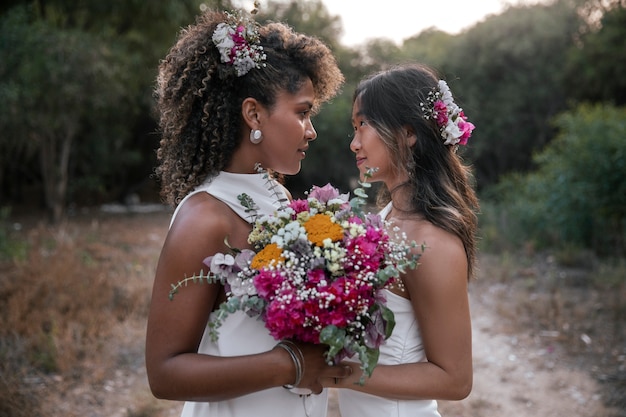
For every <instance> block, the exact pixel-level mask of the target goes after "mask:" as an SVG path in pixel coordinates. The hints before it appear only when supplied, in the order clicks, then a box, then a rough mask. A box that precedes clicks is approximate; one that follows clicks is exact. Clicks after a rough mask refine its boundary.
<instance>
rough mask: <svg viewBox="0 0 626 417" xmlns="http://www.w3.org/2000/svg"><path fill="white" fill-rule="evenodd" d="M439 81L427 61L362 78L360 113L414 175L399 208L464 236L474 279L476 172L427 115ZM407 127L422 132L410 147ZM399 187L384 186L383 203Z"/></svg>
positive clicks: (401, 167) (398, 167) (398, 165)
mask: <svg viewBox="0 0 626 417" xmlns="http://www.w3.org/2000/svg"><path fill="white" fill-rule="evenodd" d="M438 81H439V76H438V75H437V74H436V72H435V71H434V70H433V69H431V68H429V67H427V66H425V65H421V64H404V65H398V66H394V67H392V68H391V69H389V70H386V71H381V72H379V73H376V74H373V75H371V76H370V77H368V78H366V79H364V80H363V81H361V83H360V84H359V85H358V86H357V88H356V90H355V92H354V96H353V100H354V101H356V100H358V103H359V109H360V111H361V112H362V113H363V115H364V116H365V117H366V118H367V120H368V122H369V123H370V124H371V125H372V126H373V127H374V128H375V129H376V131H377V132H378V134H379V135H380V137H381V139H382V141H383V142H384V143H385V146H386V147H387V148H388V149H389V152H390V153H391V155H392V161H393V164H394V170H395V171H396V172H402V171H404V172H406V173H407V174H408V177H409V180H408V181H407V182H406V183H404V184H402V185H401V186H402V187H404V189H405V190H406V191H407V192H408V193H409V195H410V207H395V208H396V209H398V210H402V211H405V212H408V213H414V214H418V215H420V216H422V217H423V218H425V219H426V220H428V221H429V222H431V223H433V224H434V225H436V226H438V227H441V228H442V229H444V230H446V231H448V232H450V233H452V234H454V235H456V236H458V237H459V238H460V239H461V241H462V242H463V245H464V246H465V251H466V253H467V261H468V273H469V276H470V277H471V276H472V275H473V272H474V266H475V264H476V251H477V249H476V233H477V228H478V218H477V213H478V210H479V202H478V198H477V196H476V193H475V191H474V188H473V175H472V173H471V170H470V167H469V166H467V165H465V164H464V163H463V160H462V159H461V157H460V156H459V155H458V154H457V152H456V146H449V145H444V143H443V142H444V140H443V138H442V137H441V133H440V131H439V128H438V127H437V125H436V122H435V120H434V119H433V118H430V119H426V118H425V117H424V114H423V110H422V108H421V105H420V103H424V102H426V101H427V96H428V93H429V92H431V91H433V89H435V88H436V87H437V83H438ZM407 126H409V127H410V128H411V129H412V130H413V131H414V132H415V135H416V136H417V142H416V143H415V145H414V146H412V147H410V148H409V147H407V146H402V144H403V143H406V142H404V141H399V140H398V138H399V137H402V132H403V131H404V129H405V128H406V127H407ZM393 191H394V190H388V189H387V188H386V187H384V186H383V187H381V188H380V191H379V194H378V204H379V205H380V206H383V205H385V204H387V203H388V202H389V201H390V200H391V193H392V192H393Z"/></svg>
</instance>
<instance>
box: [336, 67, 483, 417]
mask: <svg viewBox="0 0 626 417" xmlns="http://www.w3.org/2000/svg"><path fill="white" fill-rule="evenodd" d="M353 97H354V100H353V106H352V124H353V127H354V137H353V139H352V141H351V143H350V149H351V150H352V151H353V152H354V154H355V158H356V166H357V168H358V169H359V171H360V172H361V174H365V173H366V172H368V171H370V172H371V170H372V169H376V171H375V172H374V174H373V176H372V177H371V181H374V182H380V183H382V187H381V188H380V192H379V205H380V207H381V208H382V211H381V213H380V215H381V217H383V218H384V219H386V221H387V222H388V226H387V227H389V228H398V229H399V230H401V231H402V232H404V233H405V235H406V237H407V239H408V240H409V241H414V242H416V243H419V244H424V245H425V249H424V250H423V252H421V256H420V260H419V266H418V267H417V268H415V269H409V270H407V271H406V273H404V274H402V275H401V277H400V278H401V279H400V280H399V281H398V282H397V283H394V284H393V285H394V286H393V287H392V288H390V289H388V290H385V297H386V299H387V307H389V308H390V309H391V310H392V311H393V312H394V316H395V323H396V324H395V327H394V329H393V332H392V334H391V336H390V337H389V339H387V340H386V341H385V343H383V345H382V346H381V347H380V357H379V361H378V365H377V366H376V368H375V369H374V372H373V373H372V375H371V378H368V379H366V380H365V383H364V384H357V383H356V382H358V380H357V376H356V375H358V372H354V373H353V375H352V376H349V377H347V378H344V379H339V380H336V381H335V380H332V379H327V380H325V384H327V385H328V386H333V387H336V388H344V389H341V390H340V391H339V406H340V411H341V415H342V416H343V417H379V416H389V417H391V416H394V417H408V416H412V417H438V416H439V412H438V411H437V401H436V400H437V399H443V400H460V399H462V398H465V397H466V396H467V395H469V393H470V390H471V387H472V374H473V371H472V337H471V322H470V311H469V302H468V283H469V280H470V277H471V276H472V274H473V271H474V269H475V263H476V230H477V211H478V208H479V204H478V199H477V197H476V194H475V191H474V189H473V187H472V185H473V184H472V176H471V172H470V169H469V167H467V166H466V165H465V164H464V163H463V160H462V159H461V157H460V155H459V154H458V153H457V148H458V146H460V145H465V144H466V143H467V141H468V139H469V137H470V136H471V133H472V131H473V130H474V125H473V124H472V123H470V122H469V121H468V119H467V117H466V116H465V114H464V112H463V110H462V109H461V108H460V107H459V106H458V105H457V104H455V102H454V98H453V96H452V93H451V91H450V89H449V87H448V85H447V83H446V82H445V81H443V80H440V79H439V77H438V76H437V75H436V73H435V71H434V70H432V69H431V68H428V67H427V66H424V65H419V64H404V65H400V66H396V67H392V68H391V69H389V70H386V71H382V72H379V73H375V74H372V75H371V76H369V77H366V78H365V79H364V80H362V81H361V83H360V84H359V85H358V86H357V88H356V90H355V93H354V96H353ZM351 366H352V367H353V368H354V370H358V364H356V363H351Z"/></svg>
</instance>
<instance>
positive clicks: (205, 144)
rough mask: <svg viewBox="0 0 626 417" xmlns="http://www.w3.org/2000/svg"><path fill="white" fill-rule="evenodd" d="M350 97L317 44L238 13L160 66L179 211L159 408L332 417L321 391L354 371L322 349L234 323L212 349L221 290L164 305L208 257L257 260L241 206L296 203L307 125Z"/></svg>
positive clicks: (182, 44) (161, 320)
mask: <svg viewBox="0 0 626 417" xmlns="http://www.w3.org/2000/svg"><path fill="white" fill-rule="evenodd" d="M342 83H343V76H342V74H341V72H340V70H339V68H338V66H337V63H336V60H335V58H334V57H333V55H332V53H331V51H330V50H329V48H328V47H327V46H326V45H324V44H323V43H322V42H321V41H320V40H318V39H316V38H314V37H310V36H306V35H303V34H299V33H295V32H294V31H293V30H292V29H290V28H289V27H288V26H286V25H284V24H282V23H269V24H266V25H263V26H260V25H258V24H257V23H256V22H254V21H253V20H252V19H251V18H248V17H245V16H244V15H243V14H241V13H240V14H230V13H221V12H216V11H207V12H205V13H203V14H202V15H201V16H199V17H198V18H197V21H196V22H195V24H193V25H191V26H189V27H187V28H186V29H184V30H183V31H182V32H181V34H180V36H179V38H178V40H177V42H176V43H175V45H174V46H173V47H172V48H171V50H170V51H169V53H168V55H167V56H166V58H165V59H164V60H163V61H162V63H161V64H160V67H159V75H158V78H157V89H156V97H157V104H158V107H157V108H158V111H159V116H160V124H159V126H160V130H161V134H162V139H161V143H160V147H159V149H158V154H157V155H158V160H159V166H158V168H157V174H158V175H159V178H160V181H161V184H162V196H163V197H164V199H165V200H166V201H167V202H169V203H170V204H172V205H173V206H174V207H176V210H175V212H174V215H173V217H172V221H171V224H170V230H169V232H168V234H167V237H166V240H165V243H164V245H163V249H162V252H161V255H160V258H159V262H158V265H157V270H156V276H155V280H154V287H153V293H152V302H151V305H150V312H149V318H148V327H147V339H146V368H147V372H148V380H149V383H150V388H151V390H152V392H153V394H154V395H155V396H156V397H158V398H163V399H170V400H182V401H186V403H185V406H184V408H183V416H186V417H192V416H220V417H222V416H232V417H235V416H252V415H254V416H268V417H269V416H272V417H276V416H285V417H293V416H305V415H307V416H324V415H325V414H326V406H327V396H326V390H323V388H322V385H321V380H322V379H323V378H333V379H334V378H343V377H345V376H346V375H347V373H348V372H349V371H350V369H347V368H345V367H341V366H329V365H328V364H327V363H326V362H325V361H324V356H323V352H324V346H322V345H307V344H294V343H293V342H290V341H280V342H278V343H277V341H276V340H274V339H273V338H272V337H271V336H270V334H269V331H268V330H267V329H266V328H265V327H264V325H263V322H262V321H259V320H257V319H256V318H251V317H249V316H247V315H246V314H245V313H242V312H240V311H239V312H236V313H233V314H230V315H229V316H228V317H227V319H226V320H225V321H224V322H223V323H222V324H221V327H220V330H219V337H218V338H217V340H213V338H211V337H210V335H209V331H208V330H207V329H208V328H207V323H209V322H210V320H211V317H212V315H213V314H215V313H216V310H217V308H218V306H219V305H220V304H221V303H222V302H223V301H225V300H226V299H227V295H226V292H225V289H224V287H223V285H221V284H219V283H214V284H207V285H191V286H188V287H185V288H182V289H181V290H180V291H179V293H178V294H177V295H176V297H174V298H173V300H172V301H170V300H169V298H168V294H169V292H170V290H171V286H172V284H174V283H176V282H177V281H180V280H181V279H183V278H184V277H191V276H193V275H199V274H200V273H201V271H202V270H203V268H204V270H205V271H206V266H205V265H203V260H204V259H205V258H206V257H208V256H210V255H214V254H216V253H227V252H228V250H229V247H232V248H241V249H242V248H249V247H250V246H249V244H248V243H247V237H248V234H249V232H250V230H251V224H250V221H251V218H250V213H249V212H247V211H246V209H245V208H244V207H243V206H242V204H241V203H240V201H239V200H238V196H240V195H241V194H243V193H245V194H247V195H248V196H249V197H251V198H252V200H254V203H255V204H256V211H257V214H270V213H272V212H273V211H274V210H275V209H277V208H278V207H279V205H280V201H281V200H284V199H288V198H290V196H289V194H288V192H287V191H286V189H285V188H284V187H283V186H282V185H281V184H280V183H279V182H278V181H277V179H275V178H278V177H280V175H283V174H285V175H293V174H296V173H298V171H299V170H300V164H301V161H302V159H304V157H305V153H306V151H307V149H308V148H309V146H310V143H311V141H313V140H314V139H315V138H316V135H317V134H316V132H315V129H314V128H313V125H312V123H311V115H312V114H313V113H315V112H316V111H317V110H318V109H319V107H320V105H321V104H322V103H323V102H325V101H327V100H329V99H330V98H332V97H333V96H334V95H335V94H336V93H337V91H338V89H339V87H340V86H341V84H342ZM292 387H298V388H305V389H308V390H310V391H311V392H312V393H313V395H298V394H295V393H294V392H293V391H292V390H290V389H286V388H292Z"/></svg>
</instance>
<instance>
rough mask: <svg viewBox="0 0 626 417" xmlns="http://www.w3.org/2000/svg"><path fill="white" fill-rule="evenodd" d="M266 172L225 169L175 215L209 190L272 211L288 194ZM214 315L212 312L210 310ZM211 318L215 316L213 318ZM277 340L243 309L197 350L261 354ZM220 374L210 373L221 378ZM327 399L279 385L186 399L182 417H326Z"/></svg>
mask: <svg viewBox="0 0 626 417" xmlns="http://www.w3.org/2000/svg"><path fill="white" fill-rule="evenodd" d="M268 181H269V180H268V179H267V178H266V176H265V174H234V173H229V172H221V173H220V174H219V175H218V176H217V177H215V178H213V179H211V180H208V181H206V182H205V183H204V184H202V185H200V186H198V187H197V188H196V189H195V190H194V191H193V192H191V193H190V194H189V195H188V196H186V197H185V199H183V201H181V203H180V204H179V205H178V207H177V208H176V211H175V212H174V214H173V216H172V221H173V220H174V218H175V216H176V214H177V212H178V209H179V208H180V207H181V206H182V205H183V204H184V203H185V200H186V199H187V198H189V197H190V196H191V195H193V194H196V193H199V192H206V193H209V194H211V195H212V196H214V197H216V198H218V199H219V200H221V201H223V202H224V203H226V204H228V206H229V207H230V208H231V209H232V210H233V211H234V212H235V213H237V214H238V215H239V216H240V217H241V218H243V219H244V220H246V221H248V222H249V221H250V218H249V214H248V213H246V212H245V209H244V208H243V206H241V204H240V203H239V200H238V199H237V196H238V195H239V194H241V193H244V192H245V193H246V194H248V195H249V196H250V197H252V199H253V200H254V202H255V203H256V205H257V206H258V207H259V210H258V211H257V213H258V214H271V213H272V212H274V210H276V209H277V208H279V207H280V204H279V203H278V200H279V199H287V198H288V197H287V194H286V193H285V190H284V188H283V187H282V185H280V184H279V183H277V182H276V181H273V180H272V184H273V186H274V188H272V189H271V190H270V188H269V187H268ZM211 316H212V315H211ZM210 318H212V317H210ZM276 343H277V341H276V340H274V338H273V337H272V336H270V334H269V332H268V330H267V329H266V328H265V326H264V325H263V322H262V321H260V320H257V319H256V318H252V317H249V316H247V315H246V314H245V313H243V312H240V311H239V312H236V313H234V314H230V315H229V316H228V317H227V318H226V320H225V321H224V322H223V324H222V325H221V327H220V328H219V338H218V340H217V341H216V342H212V341H211V338H210V336H209V335H208V332H207V331H205V333H204V336H203V338H202V341H201V342H200V347H199V349H198V353H203V354H207V355H215V356H237V355H249V354H255V353H261V352H265V351H268V350H270V349H272V348H273V347H274V346H275V345H276ZM219 377H220V375H214V376H211V375H207V378H219ZM327 404H328V392H327V390H324V392H322V394H320V395H308V396H300V395H297V394H294V393H292V392H290V391H288V390H286V389H285V388H282V387H277V388H271V389H267V390H264V391H259V392H256V393H252V394H248V395H244V396H241V397H238V398H234V399H231V400H226V401H216V402H191V401H188V402H186V403H185V405H184V407H183V411H182V415H181V416H182V417H252V416H254V417H324V416H326V409H327Z"/></svg>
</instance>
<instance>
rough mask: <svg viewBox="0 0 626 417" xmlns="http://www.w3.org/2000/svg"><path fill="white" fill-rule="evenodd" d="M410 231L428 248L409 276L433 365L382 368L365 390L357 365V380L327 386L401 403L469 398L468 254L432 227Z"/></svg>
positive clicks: (408, 284)
mask: <svg viewBox="0 0 626 417" xmlns="http://www.w3.org/2000/svg"><path fill="white" fill-rule="evenodd" d="M405 229H406V228H405ZM408 229H409V230H408V232H409V233H408V235H409V238H410V239H415V241H417V242H423V241H425V242H426V243H427V246H428V248H427V249H426V251H425V252H424V254H423V255H422V257H421V259H420V265H419V267H418V268H417V269H415V270H411V271H409V272H408V273H407V274H406V275H405V276H404V277H403V281H404V283H405V287H406V291H407V293H408V294H409V296H410V299H411V302H412V305H413V309H414V311H415V314H416V317H417V321H418V323H419V326H420V329H421V332H422V339H423V343H424V349H425V353H426V357H427V359H428V362H423V363H409V364H401V365H379V366H377V367H376V368H375V369H374V373H373V374H372V377H371V378H369V379H366V381H365V385H364V386H359V385H356V384H355V382H356V381H357V380H358V377H359V376H360V375H361V373H360V370H359V369H358V365H354V372H353V375H352V376H351V377H349V378H346V379H344V380H339V381H338V384H337V385H335V384H334V381H328V380H326V381H325V384H328V385H329V386H336V387H341V388H350V389H355V390H358V391H363V392H367V393H369V394H373V395H378V396H382V397H386V398H395V399H444V400H459V399H463V398H465V397H466V396H467V395H469V392H470V391H471V386H472V349H471V347H472V338H471V321H470V312H469V302H468V294H467V283H468V279H467V278H468V277H467V262H466V257H465V251H464V249H463V245H462V244H461V242H460V241H459V240H458V239H457V238H456V237H454V236H452V235H450V234H448V233H447V232H445V231H443V230H441V229H438V228H435V227H434V226H432V225H430V224H421V225H418V227H409V228H408Z"/></svg>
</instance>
